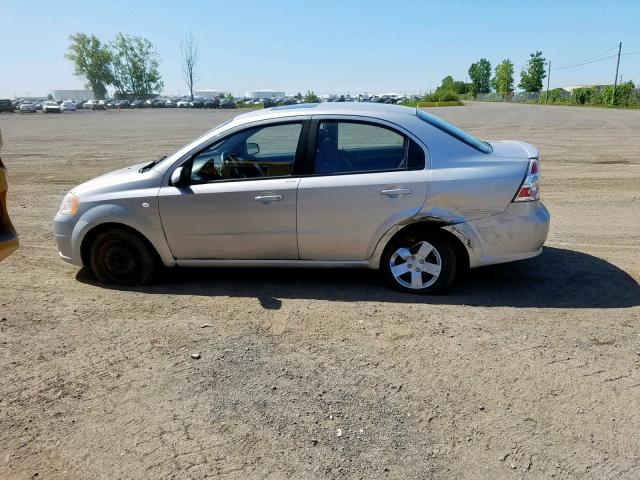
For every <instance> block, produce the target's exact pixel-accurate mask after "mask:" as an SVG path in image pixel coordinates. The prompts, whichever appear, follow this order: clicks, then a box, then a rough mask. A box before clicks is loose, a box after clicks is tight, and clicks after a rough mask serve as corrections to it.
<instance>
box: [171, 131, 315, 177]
mask: <svg viewBox="0 0 640 480" xmlns="http://www.w3.org/2000/svg"><path fill="white" fill-rule="evenodd" d="M292 124H301V125H302V127H301V129H300V135H299V136H298V144H297V146H296V153H295V157H294V159H293V165H292V168H291V173H290V174H289V175H279V176H273V177H251V178H228V179H222V180H212V181H210V182H205V183H192V182H191V169H192V167H193V160H194V159H195V158H196V157H197V156H198V155H200V154H201V153H203V152H204V151H206V150H208V149H210V148H211V147H213V146H214V145H215V144H217V143H220V142H222V141H224V140H225V139H227V138H228V137H230V136H232V135H237V134H239V133H242V132H245V131H247V130H252V129H254V128H256V127H262V128H266V127H272V126H279V125H292ZM310 124H311V119H309V118H306V119H299V118H298V119H283V120H282V121H275V122H265V123H260V124H258V125H255V124H247V125H243V126H242V127H241V128H237V129H234V130H232V131H230V132H227V134H226V135H223V136H220V137H217V138H214V139H211V141H209V142H206V144H205V145H202V146H200V147H199V148H198V149H197V150H195V151H193V152H190V153H189V154H187V155H186V156H185V157H184V159H183V160H182V161H180V162H178V163H176V164H175V165H174V167H173V168H172V169H171V170H170V171H173V170H175V169H176V168H179V167H183V168H185V169H186V171H185V173H184V174H185V176H186V178H187V179H188V182H187V186H191V185H208V184H212V183H227V182H246V181H253V180H269V179H282V178H292V177H299V176H301V173H299V172H301V171H302V170H303V169H304V165H305V162H306V156H307V149H306V145H307V142H308V136H309V128H310ZM170 177H171V174H170V173H169V174H168V175H167V179H169V178H170Z"/></svg>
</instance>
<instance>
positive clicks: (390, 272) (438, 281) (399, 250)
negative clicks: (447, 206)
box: [380, 231, 457, 294]
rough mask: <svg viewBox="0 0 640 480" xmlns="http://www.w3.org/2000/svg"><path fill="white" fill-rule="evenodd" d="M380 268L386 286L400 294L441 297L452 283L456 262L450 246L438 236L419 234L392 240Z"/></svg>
mask: <svg viewBox="0 0 640 480" xmlns="http://www.w3.org/2000/svg"><path fill="white" fill-rule="evenodd" d="M380 267H381V270H382V273H383V275H384V276H385V279H386V280H387V282H388V283H389V284H390V285H391V286H392V287H394V288H396V289H398V290H402V291H404V292H411V293H426V294H429V293H440V292H443V291H445V290H446V289H447V288H449V287H450V286H451V284H452V283H453V281H454V279H455V276H456V268H457V259H456V254H455V252H454V251H453V248H451V245H449V243H448V242H447V241H446V240H445V239H444V238H443V237H442V236H441V235H438V233H437V232H434V231H428V232H418V233H411V234H407V235H401V236H400V237H398V238H397V239H394V240H392V241H391V242H390V243H389V245H388V246H387V248H386V249H385V251H384V254H383V255H382V259H381V264H380Z"/></svg>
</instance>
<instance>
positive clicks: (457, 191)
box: [54, 103, 549, 293]
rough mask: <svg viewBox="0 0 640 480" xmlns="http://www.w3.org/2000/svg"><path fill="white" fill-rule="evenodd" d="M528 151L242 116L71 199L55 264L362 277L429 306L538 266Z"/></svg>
mask: <svg viewBox="0 0 640 480" xmlns="http://www.w3.org/2000/svg"><path fill="white" fill-rule="evenodd" d="M539 178H540V162H539V159H538V151H537V150H536V148H535V147H533V146H532V145H530V144H527V143H523V142H518V141H495V142H484V141H481V140H479V139H477V138H475V137H473V136H472V135H470V134H468V133H466V132H464V131H462V130H460V129H458V128H457V127H455V126H453V125H451V124H449V123H447V122H445V121H443V120H441V119H439V118H437V117H435V116H433V115H429V114H427V113H425V112H422V111H419V110H416V109H412V108H407V107H400V106H392V105H380V104H369V103H326V104H319V105H316V104H302V105H294V106H287V107H276V108H269V109H265V110H260V111H256V112H251V113H247V114H243V115H239V116H237V117H235V118H234V119H232V120H230V121H228V122H226V123H223V124H222V125H220V126H218V127H216V128H215V129H213V130H211V131H210V132H208V133H206V134H205V135H203V136H202V137H200V138H199V139H197V140H195V141H194V142H192V143H190V144H188V145H186V146H185V147H183V148H181V149H180V150H178V151H177V152H175V153H174V154H172V155H170V156H168V157H165V158H162V159H159V160H156V161H153V162H151V163H148V164H141V165H135V166H133V167H129V168H125V169H122V170H118V171H116V172H112V173H109V174H106V175H103V176H101V177H98V178H96V179H94V180H91V181H89V182H87V183H84V184H82V185H80V186H78V187H76V188H74V189H72V190H71V192H69V194H68V195H67V196H66V197H65V198H64V200H63V201H62V205H61V207H60V211H59V212H58V214H57V215H56V217H55V220H54V230H55V239H56V242H57V245H58V249H59V250H60V256H61V257H62V258H63V259H64V260H66V261H68V262H70V263H73V264H75V265H78V266H82V265H84V266H85V267H87V268H88V269H90V270H91V271H93V273H94V274H95V276H96V277H97V278H98V279H99V280H100V281H102V282H107V283H115V284H125V285H132V284H141V283H146V282H149V281H150V280H151V279H152V278H153V276H154V274H155V273H156V272H157V270H158V268H160V267H161V266H165V267H172V266H189V267H202V266H235V267H258V266H282V267H359V268H370V269H380V270H381V271H382V274H383V276H384V277H385V278H386V279H387V280H388V282H389V283H390V284H391V285H392V286H393V287H395V288H398V289H400V290H404V291H409V292H419V293H435V292H440V291H443V290H445V289H447V288H448V287H449V286H450V285H451V284H452V282H453V281H454V279H455V277H456V274H457V273H458V272H460V271H461V270H463V269H466V268H475V267H480V266H484V265H490V264H495V263H502V262H510V261H514V260H521V259H525V258H529V257H533V256H536V255H538V254H539V253H541V251H542V245H543V243H544V242H545V240H546V238H547V233H548V229H549V213H548V212H547V210H546V208H545V207H544V205H543V204H542V203H541V202H540V192H539V188H538V182H539Z"/></svg>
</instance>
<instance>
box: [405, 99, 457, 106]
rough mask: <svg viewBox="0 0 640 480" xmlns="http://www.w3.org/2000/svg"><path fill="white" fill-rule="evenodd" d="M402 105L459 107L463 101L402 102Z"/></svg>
mask: <svg viewBox="0 0 640 480" xmlns="http://www.w3.org/2000/svg"><path fill="white" fill-rule="evenodd" d="M402 105H404V106H406V107H457V106H460V105H462V102H458V101H457V100H456V101H453V102H422V101H419V102H402Z"/></svg>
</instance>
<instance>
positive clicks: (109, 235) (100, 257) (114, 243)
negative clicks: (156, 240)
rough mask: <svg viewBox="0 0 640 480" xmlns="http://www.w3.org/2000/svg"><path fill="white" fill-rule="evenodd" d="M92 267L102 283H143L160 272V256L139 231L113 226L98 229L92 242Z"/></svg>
mask: <svg viewBox="0 0 640 480" xmlns="http://www.w3.org/2000/svg"><path fill="white" fill-rule="evenodd" d="M90 260H91V270H92V271H93V274H94V275H95V276H96V278H97V279H98V280H99V281H100V282H102V283H109V284H114V285H126V286H131V285H144V284H147V283H150V282H151V281H152V280H153V278H154V277H155V275H156V274H157V272H158V260H157V258H156V256H155V252H153V251H152V250H151V247H150V246H149V245H148V244H147V242H146V241H145V240H144V239H143V238H142V237H140V236H139V235H137V234H136V233H133V232H130V231H128V230H124V229H119V228H114V229H111V230H107V231H105V232H102V233H99V234H98V235H97V236H96V238H95V239H94V241H93V243H92V245H91V254H90Z"/></svg>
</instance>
